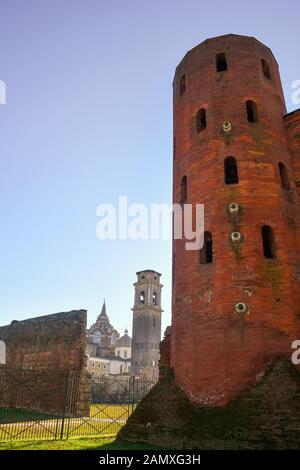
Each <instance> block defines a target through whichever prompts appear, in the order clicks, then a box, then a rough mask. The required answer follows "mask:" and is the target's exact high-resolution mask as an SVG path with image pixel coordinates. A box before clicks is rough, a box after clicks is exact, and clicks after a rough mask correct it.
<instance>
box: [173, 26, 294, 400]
mask: <svg viewBox="0 0 300 470" xmlns="http://www.w3.org/2000/svg"><path fill="white" fill-rule="evenodd" d="M219 52H225V53H226V55H227V62H228V70H227V71H225V72H219V73H218V72H217V71H216V62H215V56H216V54H217V53H219ZM262 58H263V59H265V60H266V61H267V62H268V64H269V67H270V70H271V75H272V79H271V81H269V80H268V79H266V78H265V77H264V75H263V71H262V66H261V59H262ZM183 74H184V75H185V77H186V91H185V93H184V94H183V95H182V96H180V93H179V83H180V79H181V77H182V75H183ZM247 100H254V101H255V102H256V103H257V106H258V115H259V122H257V123H250V122H248V120H247V114H246V104H245V103H246V101H247ZM200 108H206V113H207V128H206V129H205V130H203V131H202V132H199V133H198V132H197V130H196V119H195V117H196V113H197V111H198V110H199V109H200ZM285 113H286V108H285V103H284V97H283V93H282V87H281V82H280V76H279V72H278V65H277V63H276V61H275V59H274V56H273V54H272V52H271V51H270V49H268V48H267V47H266V46H264V45H263V44H261V43H260V42H258V41H257V40H256V39H254V38H249V37H244V36H236V35H226V36H222V37H219V38H214V39H211V40H208V41H205V42H204V43H202V44H200V45H199V46H197V47H195V48H194V49H192V50H191V51H189V52H188V53H187V54H186V56H185V57H184V58H183V60H182V61H181V62H180V64H179V65H178V67H177V69H176V73H175V79H174V137H175V139H176V153H175V155H174V202H179V201H180V182H181V179H182V177H183V176H184V175H186V176H187V179H188V188H187V203H193V204H196V203H204V205H205V230H209V231H210V232H211V233H212V237H213V256H214V259H213V263H211V264H202V265H201V264H200V263H199V252H198V251H187V250H186V249H185V240H175V241H174V246H173V251H174V266H173V272H174V273H175V276H174V282H173V307H172V333H171V366H172V367H173V368H174V372H175V378H176V381H177V382H178V384H180V385H181V386H182V387H183V388H184V390H185V392H186V393H187V395H188V396H189V397H190V399H191V400H193V401H194V402H196V403H206V404H210V405H214V404H217V405H220V406H221V405H224V404H225V403H228V402H229V401H230V400H231V399H232V398H234V397H236V396H238V395H239V394H240V393H241V392H242V391H243V390H244V389H246V388H247V387H248V386H249V385H250V384H251V383H254V382H255V377H256V375H257V374H259V373H260V371H261V370H262V369H264V367H265V365H266V364H267V363H268V362H269V361H270V360H273V359H274V358H276V357H278V356H279V355H286V356H287V357H290V355H291V343H292V341H293V340H295V339H298V338H299V337H300V331H299V325H300V322H299V313H300V312H299V305H300V298H299V295H300V257H299V255H300V252H299V239H300V237H299V235H300V233H299V230H300V219H299V216H300V210H299V196H298V194H297V191H296V187H295V180H296V176H295V175H296V170H297V168H298V166H299V163H296V162H297V155H298V156H299V153H297V151H298V152H299V150H297V151H296V150H295V149H294V159H293V160H292V158H291V153H290V147H289V145H288V139H289V135H288V133H287V130H286V122H287V121H286V119H285V120H284V119H283V116H284V115H285ZM291 119H292V118H290V119H289V120H291ZM294 119H296V117H294ZM289 120H288V121H289ZM224 121H229V122H230V123H231V125H232V132H231V133H230V135H229V136H228V137H226V136H225V135H224V132H223V130H222V124H223V123H224ZM297 122H298V121H297ZM297 126H298V124H297ZM297 145H298V144H297ZM297 149H299V147H297ZM229 156H233V157H235V158H236V160H237V163H238V172H239V184H236V185H226V184H225V183H224V159H225V158H226V157H229ZM279 162H282V163H284V165H285V166H286V168H287V170H288V173H289V178H290V184H291V191H290V192H289V191H286V190H284V189H283V188H282V187H281V185H280V176H279V171H278V163H279ZM297 171H298V170H297ZM233 202H235V203H238V204H240V206H241V212H240V213H239V215H238V217H235V216H232V215H230V213H229V211H228V205H229V204H230V203H233ZM263 225H270V226H271V227H272V228H273V230H274V234H275V238H276V246H277V257H276V259H266V258H264V255H263V248H262V237H261V227H262V226H263ZM236 230H237V231H239V232H240V233H241V235H242V241H241V242H240V243H237V244H233V243H232V241H231V239H230V235H231V233H232V232H233V231H236ZM237 302H244V303H245V304H247V306H248V308H249V314H247V315H245V316H244V317H241V316H239V315H238V314H236V313H235V304H236V303H237Z"/></svg>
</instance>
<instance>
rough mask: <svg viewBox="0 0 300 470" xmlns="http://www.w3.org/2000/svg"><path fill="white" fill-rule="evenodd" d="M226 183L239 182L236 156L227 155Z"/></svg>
mask: <svg viewBox="0 0 300 470" xmlns="http://www.w3.org/2000/svg"><path fill="white" fill-rule="evenodd" d="M224 173H225V184H238V182H239V176H238V168H237V162H236V159H235V158H234V157H227V158H225V160H224Z"/></svg>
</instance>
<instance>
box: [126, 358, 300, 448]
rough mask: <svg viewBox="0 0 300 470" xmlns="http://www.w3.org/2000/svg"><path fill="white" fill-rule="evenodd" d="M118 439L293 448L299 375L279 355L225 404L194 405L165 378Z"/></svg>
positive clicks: (299, 421) (299, 439)
mask: <svg viewBox="0 0 300 470" xmlns="http://www.w3.org/2000/svg"><path fill="white" fill-rule="evenodd" d="M119 438H120V439H122V440H127V441H133V442H147V443H151V444H153V445H159V446H160V447H165V448H177V449H298V448H299V447H300V374H299V372H298V371H297V370H296V368H295V367H294V366H292V364H291V363H290V361H287V360H286V359H278V360H276V361H275V362H274V363H273V364H272V365H269V366H268V367H267V368H266V369H265V370H264V371H263V373H262V374H261V376H260V377H257V380H256V382H255V384H253V385H252V386H251V388H250V389H248V390H247V391H244V392H243V393H242V394H241V395H240V396H239V398H238V399H235V400H232V401H231V402H230V403H229V404H228V405H226V406H224V407H205V406H202V407H196V406H195V405H193V404H192V403H191V401H190V400H189V399H188V398H187V396H186V395H185V393H184V392H183V390H182V389H181V388H180V387H178V385H177V384H176V382H175V380H174V378H173V376H172V374H171V373H170V374H169V376H168V377H167V376H165V377H164V378H163V379H162V380H160V382H159V383H158V384H157V385H156V386H155V387H154V388H153V389H152V390H151V391H150V392H149V394H148V395H147V396H146V397H145V398H144V399H143V400H142V402H141V403H140V404H139V406H138V407H137V409H136V411H135V412H134V413H133V415H131V417H130V418H129V420H128V422H127V424H126V426H125V427H123V428H122V429H121V431H120V433H119Z"/></svg>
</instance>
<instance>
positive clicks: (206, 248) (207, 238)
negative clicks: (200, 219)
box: [200, 232, 213, 264]
mask: <svg viewBox="0 0 300 470" xmlns="http://www.w3.org/2000/svg"><path fill="white" fill-rule="evenodd" d="M212 262H213V252H212V235H211V233H210V232H204V243H203V248H202V249H201V250H200V264H208V263H212Z"/></svg>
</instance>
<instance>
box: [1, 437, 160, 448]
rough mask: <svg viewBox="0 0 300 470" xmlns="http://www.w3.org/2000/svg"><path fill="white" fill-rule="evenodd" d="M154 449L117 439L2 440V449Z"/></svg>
mask: <svg viewBox="0 0 300 470" xmlns="http://www.w3.org/2000/svg"><path fill="white" fill-rule="evenodd" d="M139 449H140V450H151V449H152V450H154V449H158V447H152V446H150V445H147V444H140V443H136V444H135V443H130V442H121V441H116V440H115V439H103V438H82V439H69V440H62V441H60V440H57V441H34V442H32V441H8V442H0V451H1V450H99V451H101V450H139Z"/></svg>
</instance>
